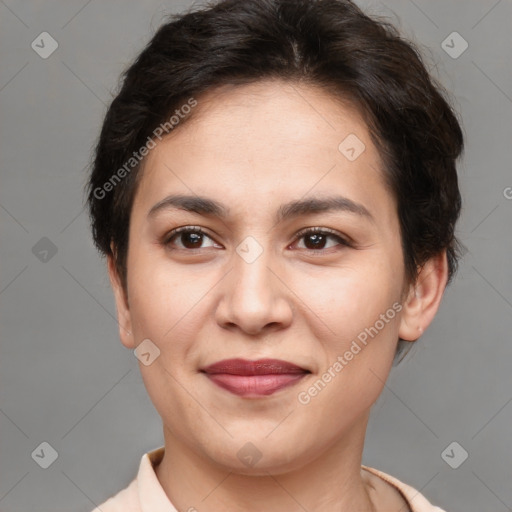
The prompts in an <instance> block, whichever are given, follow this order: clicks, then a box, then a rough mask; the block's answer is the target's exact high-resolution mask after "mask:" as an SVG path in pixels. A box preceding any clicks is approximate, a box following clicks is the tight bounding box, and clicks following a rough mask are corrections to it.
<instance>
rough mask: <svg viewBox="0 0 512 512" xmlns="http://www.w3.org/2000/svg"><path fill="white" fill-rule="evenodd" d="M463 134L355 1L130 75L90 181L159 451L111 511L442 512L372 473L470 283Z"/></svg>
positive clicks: (210, 37) (313, 2)
mask: <svg viewBox="0 0 512 512" xmlns="http://www.w3.org/2000/svg"><path fill="white" fill-rule="evenodd" d="M462 145H463V138H462V133H461V129H460V126H459V124H458V122H457V120H456V117H455V115H454V113H453V112H452V109H451V108H450V106H449V104H448V103H447V102H446V100H445V99H444V98H443V95H442V93H441V90H440V87H439V86H437V85H436V84H435V83H434V81H433V79H432V78H431V77H430V76H429V74H428V73H427V71H426V70H425V67H424V65H423V64H422V61H421V58H420V57H419V55H418V53H417V52H416V51H415V50H414V48H413V47H412V45H411V44H410V43H407V42H405V41H403V40H402V39H400V37H399V35H398V34H397V33H396V31H395V30H394V29H393V28H392V27H391V26H388V25H386V24H383V23H379V22H377V21H374V20H372V19H370V18H369V17H368V16H366V15H365V14H363V13H362V12H361V11H360V10H359V9H358V8H357V7H356V6H355V5H354V4H353V3H351V2H350V1H348V0H299V1H289V0H264V1H263V0H243V1H240V0H225V1H223V2H220V3H217V4H215V5H212V6H210V7H208V8H204V9H202V10H196V11H193V12H190V13H188V14H184V15H182V16H177V17H176V18H174V19H173V20H171V21H170V22H169V23H167V24H165V25H163V26H162V27H161V28H160V29H159V31H158V32H157V33H156V35H155V36H154V37H153V39H152V40H151V42H150V43H149V44H148V46H147V47H146V48H145V49H144V51H143V52H142V53H141V54H140V55H139V57H138V58H137V60H136V61H135V63H134V64H133V65H132V66H131V67H130V68H129V69H128V71H127V72H126V74H125V77H124V82H123V86H122V89H121V91H120V92H119V94H118V95H117V97H116V98H115V99H114V101H113V102H112V104H111V106H110V108H109V110H108V113H107V115H106V118H105V121H104V124H103V129H102V132H101V136H100V139H99V142H98V145H97V148H96V157H95V162H94V167H93V171H92V175H91V178H90V182H89V206H90V212H91V218H92V223H93V234H94V239H95V242H96V244H97V246H98V247H99V249H100V250H101V251H102V252H103V253H104V254H105V255H106V256H107V259H108V269H109V275H110V278H111V283H112V286H113V290H114V294H115V298H116V304H117V309H118V319H119V325H120V337H121V341H122V343H123V344H124V345H125V346H126V347H127V348H130V349H132V350H134V351H135V354H136V355H137V357H138V358H139V360H140V370H141V373H142V377H143V380H144V383H145V386H146V388H147V391H148V393H149V396H150V398H151V400H152V402H153V404H154V405H155V407H156V409H157V411H158V413H159V414H160V416H161V418H162V421H163V432H164V440H165V445H164V446H163V447H160V448H159V449H157V450H154V451H152V452H150V453H147V454H144V456H143V457H142V459H141V463H140V468H139V473H138V475H137V477H136V478H135V479H134V480H133V481H132V482H131V484H130V485H129V486H128V487H127V488H126V489H124V490H122V491H120V492H119V493H118V494H117V495H116V496H114V497H113V498H111V499H110V500H108V501H107V502H105V503H104V504H102V505H101V506H100V507H99V510H102V511H103V512H111V511H117V510H119V511H121V510H122V511H145V512H155V511H162V512H163V511H176V510H180V511H194V510H197V511H200V512H203V511H204V512H209V511H219V510H230V511H231V510H243V511H261V510H265V511H267V512H268V511H270V512H271V511H274V510H280V511H282V510H286V511H299V510H307V511H310V512H332V511H341V510H346V511H351V512H352V511H357V510H359V511H372V512H383V511H386V512H391V511H393V512H394V511H407V510H411V511H414V512H426V511H440V510H441V509H439V508H437V507H434V506H433V505H431V504H430V503H429V502H428V500H427V499H426V497H424V496H422V495H421V494H420V493H419V492H418V491H416V490H415V489H413V488H412V487H410V486H408V485H406V484H405V483H403V482H401V481H399V480H398V479H396V478H393V477H391V476H390V475H387V474H385V473H383V472H381V471H379V470H376V469H373V468H369V467H366V466H361V459H362V451H363V445H364V437H365V431H366V426H367V422H368V417H369V412H370V408H371V406H372V404H373V403H374V402H375V401H376V400H377V398H378V397H379V394H380V393H381V391H382V389H383V387H384V383H385V381H386V378H387V376H388V374H389V371H390V369H391V366H392V363H393V359H394V357H395V355H396V353H397V347H398V346H399V340H400V343H401V344H402V343H408V342H413V341H415V340H417V339H418V338H419V337H420V336H421V334H422V333H423V332H424V330H425V329H426V328H427V327H428V325H429V324H430V322H431V321H432V319H433V317H434V315H435V314H436V312H437V310H438V307H439V304H440V301H441V298H442V295H443V292H444V289H445V286H446V284H447V283H448V282H449V280H450V278H451V277H452V275H453V273H454V271H455V268H456V262H457V240H456V238H455V236H454V228H455V223H456V220H457V218H458V216H459V210H460V193H459V189H458V185H457V174H456V167H455V162H456V160H457V158H458V157H459V155H460V153H461V150H462Z"/></svg>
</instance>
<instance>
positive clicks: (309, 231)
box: [163, 226, 352, 254]
mask: <svg viewBox="0 0 512 512" xmlns="http://www.w3.org/2000/svg"><path fill="white" fill-rule="evenodd" d="M182 233H196V234H199V235H204V236H206V237H208V238H210V239H211V240H212V241H214V240H213V239H212V237H211V236H209V235H208V233H206V232H205V231H203V230H202V229H201V228H200V227H198V226H197V227H196V226H183V227H180V228H176V229H173V230H172V231H170V232H169V233H167V235H166V236H165V238H164V239H163V244H164V245H165V246H169V245H170V244H171V241H172V239H173V238H175V237H176V236H177V235H180V234H182ZM313 234H314V235H327V236H328V237H331V238H335V239H336V240H337V241H338V242H339V245H341V246H344V247H352V245H351V243H350V242H349V241H348V240H346V239H345V238H343V237H342V236H341V235H340V234H339V233H338V232H337V231H334V230H332V229H329V228H319V227H314V228H305V229H303V230H301V231H299V232H298V233H297V234H296V235H295V238H294V240H293V243H296V242H297V241H298V240H300V239H301V238H304V237H305V236H307V235H313ZM201 249H202V247H200V248H196V249H187V248H184V249H183V248H181V247H180V248H178V249H173V250H182V251H187V252H190V251H198V250H201ZM329 249H333V247H328V248H327V249H303V250H304V251H306V252H308V253H312V254H313V253H315V254H318V253H323V252H325V251H327V250H329Z"/></svg>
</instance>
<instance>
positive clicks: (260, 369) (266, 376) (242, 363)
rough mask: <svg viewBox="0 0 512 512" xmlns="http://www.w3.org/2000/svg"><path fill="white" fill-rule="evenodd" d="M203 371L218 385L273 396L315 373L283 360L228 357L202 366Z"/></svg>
mask: <svg viewBox="0 0 512 512" xmlns="http://www.w3.org/2000/svg"><path fill="white" fill-rule="evenodd" d="M201 372H202V373H204V374H205V375H206V377H208V379H209V380H210V381H211V382H213V383H214V384H216V385H217V386H219V387H221V388H223V389H225V390H227V391H229V392H231V393H233V394H235V395H238V396H243V397H247V398H249V397H260V396H268V395H272V394H273V393H275V392H277V391H279V390H281V389H283V388H286V387H289V386H292V385H294V384H296V383H297V382H299V381H300V380H302V379H303V378H304V377H305V376H306V375H309V374H310V373H311V372H310V371H309V370H307V369H305V368H302V367H300V366H297V365H296V364H293V363H290V362H288V361H283V360H280V359H259V360H257V361H249V360H246V359H225V360H223V361H218V362H217V363H214V364H212V365H210V366H207V367H205V368H202V369H201Z"/></svg>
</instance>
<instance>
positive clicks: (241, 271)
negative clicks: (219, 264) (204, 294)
mask: <svg viewBox="0 0 512 512" xmlns="http://www.w3.org/2000/svg"><path fill="white" fill-rule="evenodd" d="M221 294H222V297H221V300H220V302H219V304H218V307H217V310H216V320H217V323H218V324H219V325H220V326H221V327H223V328H224V329H228V330H236V329H239V330H241V331H243V332H244V333H246V334H249V335H252V336H257V335H261V334H266V333H268V332H272V331H274V330H279V329H283V328H286V327H287V326H288V325H290V323H291V321H292V317H293V308H292V306H291V297H292V295H293V294H292V293H291V291H290V289H289V288H288V287H287V286H286V280H285V279H283V277H282V276H280V275H279V271H278V265H276V262H275V260H274V261H272V258H271V251H270V250H269V249H268V248H267V249H264V250H263V252H262V253H261V254H260V255H259V256H258V257H257V258H256V260H254V261H250V260H246V259H244V258H243V257H241V256H240V255H239V254H238V253H236V254H234V255H233V267H232V270H231V272H229V273H228V274H227V276H226V277H225V278H224V279H223V280H222V282H221Z"/></svg>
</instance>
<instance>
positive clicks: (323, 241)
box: [297, 228, 349, 251]
mask: <svg viewBox="0 0 512 512" xmlns="http://www.w3.org/2000/svg"><path fill="white" fill-rule="evenodd" d="M301 239H304V247H299V248H300V249H306V250H310V251H321V250H324V249H330V248H332V247H336V246H337V245H342V246H348V245H349V243H348V242H347V241H346V240H344V239H343V238H342V237H341V236H339V235H338V234H336V233H335V232H334V231H331V230H327V229H325V228H324V229H321V228H313V229H309V230H305V231H302V232H301V233H299V234H298V235H297V240H299V241H300V240H301ZM329 240H333V241H334V243H332V244H331V245H330V246H328V247H326V245H327V244H328V243H329Z"/></svg>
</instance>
